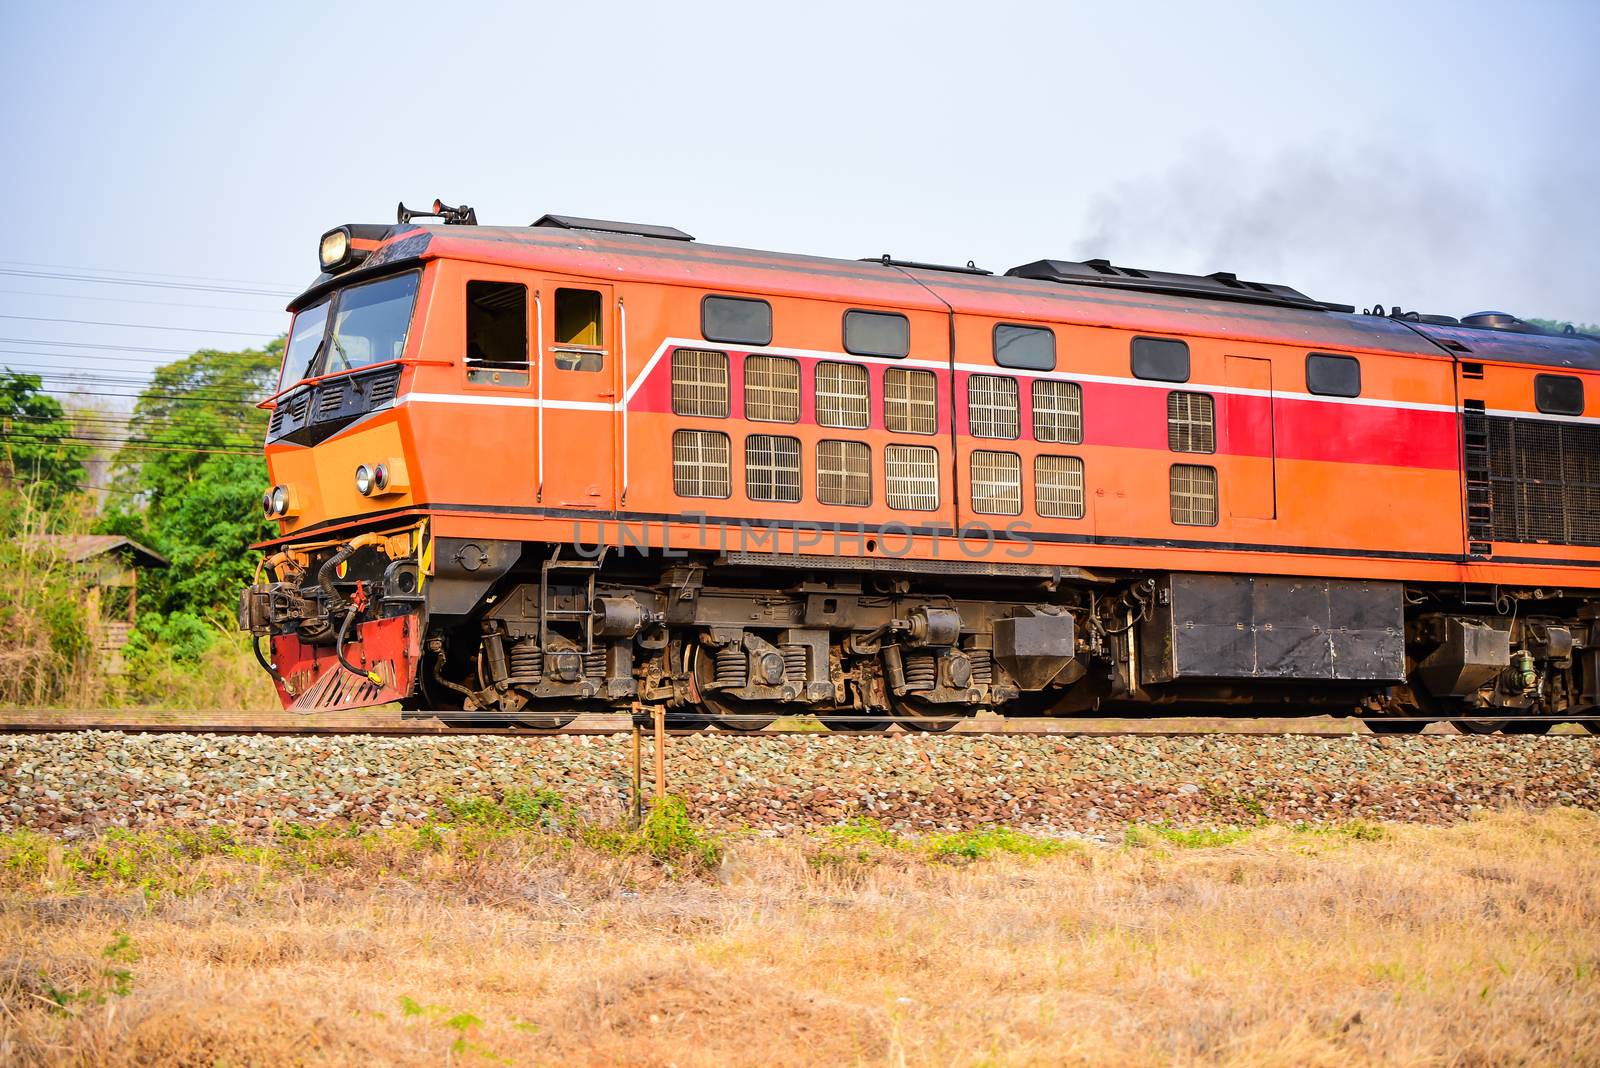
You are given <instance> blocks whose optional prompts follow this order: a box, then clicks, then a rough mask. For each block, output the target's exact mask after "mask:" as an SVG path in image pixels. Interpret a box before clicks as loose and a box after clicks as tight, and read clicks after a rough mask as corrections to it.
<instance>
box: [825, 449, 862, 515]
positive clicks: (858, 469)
mask: <svg viewBox="0 0 1600 1068" xmlns="http://www.w3.org/2000/svg"><path fill="white" fill-rule="evenodd" d="M817 500H819V501H821V502H822V503H823V504H849V505H857V506H864V505H868V504H871V503H872V450H871V449H869V448H867V447H866V446H865V445H863V444H862V443H861V442H859V441H819V442H817Z"/></svg>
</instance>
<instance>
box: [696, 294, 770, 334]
mask: <svg viewBox="0 0 1600 1068" xmlns="http://www.w3.org/2000/svg"><path fill="white" fill-rule="evenodd" d="M700 336H701V337H703V338H705V339H706V340H707V341H720V342H722V343H723V344H725V345H770V344H772V305H770V304H768V303H767V302H766V301H764V300H750V299H748V298H746V297H706V298H705V299H704V300H702V301H701V302H700Z"/></svg>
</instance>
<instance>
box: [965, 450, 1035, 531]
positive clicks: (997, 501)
mask: <svg viewBox="0 0 1600 1068" xmlns="http://www.w3.org/2000/svg"><path fill="white" fill-rule="evenodd" d="M971 477H972V510H973V511H974V512H977V513H979V514H980V515H1020V514H1021V513H1022V458H1021V457H1020V456H1018V455H1017V454H1016V453H1014V452H989V451H987V450H984V449H977V450H975V451H974V452H973V454H972V467H971Z"/></svg>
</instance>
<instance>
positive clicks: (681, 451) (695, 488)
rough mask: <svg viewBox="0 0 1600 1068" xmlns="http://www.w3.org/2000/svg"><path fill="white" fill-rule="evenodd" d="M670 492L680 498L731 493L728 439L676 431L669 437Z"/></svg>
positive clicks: (705, 432) (711, 432) (714, 434)
mask: <svg viewBox="0 0 1600 1068" xmlns="http://www.w3.org/2000/svg"><path fill="white" fill-rule="evenodd" d="M672 491H673V492H674V493H676V494H677V495H678V496H680V497H726V496H728V495H729V493H730V492H732V478H731V476H730V475H729V471H728V435H726V434H719V433H717V432H716V431H714V430H678V431H674V432H673V435H672Z"/></svg>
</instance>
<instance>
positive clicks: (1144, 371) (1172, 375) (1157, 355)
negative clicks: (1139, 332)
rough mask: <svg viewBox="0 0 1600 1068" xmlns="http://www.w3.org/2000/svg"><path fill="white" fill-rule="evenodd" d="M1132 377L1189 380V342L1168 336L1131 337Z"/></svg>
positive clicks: (1165, 380) (1168, 380)
mask: <svg viewBox="0 0 1600 1068" xmlns="http://www.w3.org/2000/svg"><path fill="white" fill-rule="evenodd" d="M1133 377H1135V378H1149V379H1153V380H1155V381H1157V382H1187V381H1189V344H1188V342H1185V341H1178V340H1176V339H1174V338H1170V337H1136V338H1134V339H1133Z"/></svg>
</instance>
